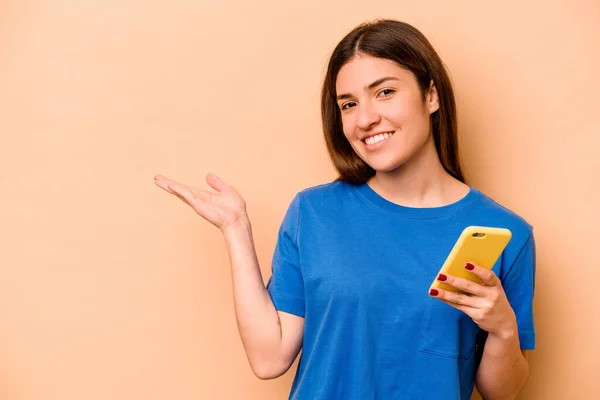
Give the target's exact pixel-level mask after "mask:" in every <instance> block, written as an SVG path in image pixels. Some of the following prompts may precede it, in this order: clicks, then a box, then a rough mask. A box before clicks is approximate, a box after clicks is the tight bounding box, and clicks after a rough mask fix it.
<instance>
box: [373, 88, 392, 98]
mask: <svg viewBox="0 0 600 400" xmlns="http://www.w3.org/2000/svg"><path fill="white" fill-rule="evenodd" d="M394 92H395V90H393V89H383V90H382V91H380V92H379V93H377V97H388V96H389V95H391V94H392V93H394Z"/></svg>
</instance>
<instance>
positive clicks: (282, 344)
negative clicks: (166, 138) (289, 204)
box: [155, 175, 304, 379]
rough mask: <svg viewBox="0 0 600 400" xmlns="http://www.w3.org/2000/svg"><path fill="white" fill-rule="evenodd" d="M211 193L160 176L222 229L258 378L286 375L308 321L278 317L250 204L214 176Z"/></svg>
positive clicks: (240, 318) (161, 184) (236, 300)
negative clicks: (264, 274)
mask: <svg viewBox="0 0 600 400" xmlns="http://www.w3.org/2000/svg"><path fill="white" fill-rule="evenodd" d="M206 181H207V183H208V184H209V185H210V186H211V187H212V188H213V189H215V190H216V191H217V193H211V192H207V191H205V190H200V189H196V188H194V187H191V186H187V185H183V184H180V183H177V182H175V181H173V180H171V179H168V178H166V177H164V176H160V175H158V176H156V177H155V183H156V185H157V186H159V187H160V188H162V189H164V190H165V191H167V192H169V193H171V194H174V195H176V196H177V197H179V198H180V199H181V200H182V201H184V202H185V203H186V204H188V205H189V206H191V207H192V208H193V209H194V211H196V213H198V214H199V215H200V216H201V217H203V218H204V219H206V220H207V221H209V222H210V223H212V224H213V225H215V226H216V227H218V228H219V229H220V230H221V231H222V232H223V236H224V238H225V243H226V245H227V250H228V253H229V260H230V263H231V273H232V281H233V300H234V307H235V315H236V320H237V326H238V331H239V333H240V337H241V339H242V343H243V345H244V350H245V351H246V355H247V357H248V361H249V363H250V366H251V368H252V371H253V372H254V374H255V375H256V376H257V377H259V378H261V379H272V378H276V377H278V376H281V375H282V374H284V373H285V372H286V371H287V370H288V369H289V367H290V366H291V365H292V363H293V362H294V359H295V358H296V356H297V355H298V352H299V351H300V347H301V344H302V336H303V330H304V318H301V317H298V316H295V315H291V314H287V313H284V312H280V311H277V310H276V309H275V306H274V305H273V301H272V300H271V297H270V296H269V293H268V292H267V290H266V288H265V285H264V283H263V278H262V274H261V271H260V266H259V264H258V258H257V256H256V249H255V247H254V241H253V238H252V229H251V226H250V219H249V218H248V215H247V213H246V204H245V202H244V200H243V199H242V197H241V196H240V195H239V193H237V191H236V190H235V189H234V188H233V187H232V186H229V185H227V184H226V183H225V182H223V181H222V180H220V179H219V178H217V177H216V176H214V175H208V176H207V178H206Z"/></svg>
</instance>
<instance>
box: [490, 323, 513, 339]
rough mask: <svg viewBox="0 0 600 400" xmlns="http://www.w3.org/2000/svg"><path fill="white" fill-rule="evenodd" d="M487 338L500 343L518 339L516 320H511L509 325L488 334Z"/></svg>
mask: <svg viewBox="0 0 600 400" xmlns="http://www.w3.org/2000/svg"><path fill="white" fill-rule="evenodd" d="M488 336H491V337H494V338H496V339H499V340H502V341H513V340H514V339H515V338H518V337H519V328H518V327H517V321H516V319H511V321H510V322H509V323H507V324H506V325H505V326H504V327H502V328H501V329H498V330H497V331H494V332H489V333H488Z"/></svg>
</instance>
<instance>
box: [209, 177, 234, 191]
mask: <svg viewBox="0 0 600 400" xmlns="http://www.w3.org/2000/svg"><path fill="white" fill-rule="evenodd" d="M206 183H208V184H209V185H210V187H212V188H213V189H215V190H216V191H217V192H222V191H223V190H225V189H226V188H227V187H228V186H229V185H227V184H226V183H225V182H224V181H223V180H222V179H221V178H219V177H218V176H216V175H215V174H213V173H209V174H208V175H206Z"/></svg>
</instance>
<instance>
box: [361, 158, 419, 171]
mask: <svg viewBox="0 0 600 400" xmlns="http://www.w3.org/2000/svg"><path fill="white" fill-rule="evenodd" d="M409 158H410V157H399V158H394V159H364V158H363V161H364V162H365V163H366V164H367V165H368V166H369V167H371V168H373V169H374V170H375V172H378V173H388V172H393V171H396V170H398V169H400V168H402V166H403V165H405V164H406V161H408V159H409Z"/></svg>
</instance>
